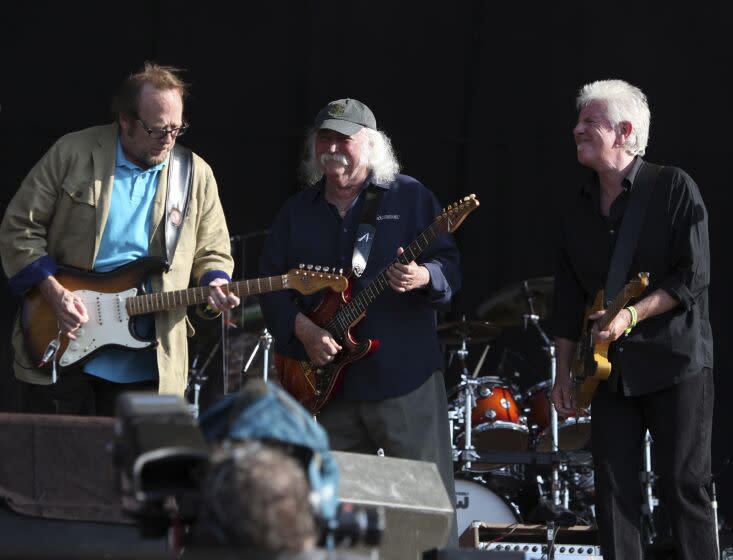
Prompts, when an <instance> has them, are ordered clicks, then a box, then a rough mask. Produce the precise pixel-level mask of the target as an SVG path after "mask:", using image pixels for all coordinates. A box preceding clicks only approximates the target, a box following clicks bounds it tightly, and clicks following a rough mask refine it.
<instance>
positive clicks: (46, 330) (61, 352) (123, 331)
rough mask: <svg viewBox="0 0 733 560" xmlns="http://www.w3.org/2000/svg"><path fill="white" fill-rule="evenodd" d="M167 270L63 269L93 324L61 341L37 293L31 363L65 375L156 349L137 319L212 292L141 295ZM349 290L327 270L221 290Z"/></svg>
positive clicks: (25, 319) (144, 262) (26, 311)
mask: <svg viewBox="0 0 733 560" xmlns="http://www.w3.org/2000/svg"><path fill="white" fill-rule="evenodd" d="M164 267H165V262H164V261H163V260H162V259H159V258H157V257H143V258H140V259H138V260H136V261H133V262H131V263H129V264H126V265H124V266H122V267H120V268H118V269H116V270H113V271H111V272H105V273H98V272H85V271H83V270H79V269H76V268H71V267H61V268H60V270H59V272H58V274H57V275H56V279H57V280H58V281H59V283H61V285H62V286H63V287H64V288H66V289H67V290H70V291H72V292H74V293H75V294H76V295H77V296H79V297H80V298H81V300H82V301H83V302H84V305H85V306H86V309H87V314H88V315H89V321H87V322H86V323H85V324H84V325H82V327H81V328H79V329H78V330H76V331H75V332H74V334H75V335H76V340H70V339H68V338H67V337H65V336H61V335H59V328H58V323H57V321H56V316H55V314H54V312H53V309H52V307H51V306H50V305H49V303H48V302H47V301H46V300H45V299H44V297H43V296H42V295H41V293H40V292H39V291H38V289H37V288H34V289H32V290H31V291H30V292H28V294H27V296H26V297H25V300H24V302H23V309H22V316H21V326H22V329H23V335H24V338H25V345H26V349H27V351H28V354H29V355H30V357H31V359H33V360H34V362H35V363H37V364H38V366H39V367H44V366H49V365H50V364H51V361H52V360H53V361H55V362H56V367H58V368H59V369H60V370H63V369H64V368H69V367H72V366H75V365H77V364H80V363H82V362H83V361H85V360H86V359H88V358H89V357H90V356H91V355H92V354H94V352H96V351H97V350H99V349H101V348H103V347H118V348H124V349H129V350H142V349H146V348H151V347H153V346H155V345H156V344H157V343H156V341H154V340H147V339H142V338H140V337H138V336H137V334H136V333H135V332H134V328H133V324H132V318H133V317H135V316H136V315H144V314H147V313H155V312H158V311H166V310H169V309H173V308H175V307H183V306H189V305H198V304H202V303H206V302H207V300H208V296H209V287H208V286H202V287H199V288H190V289H186V290H176V291H170V292H158V293H141V292H143V286H144V285H145V281H146V279H147V278H148V276H150V274H152V273H155V272H160V271H162V270H163V269H164ZM347 286H348V279H347V278H346V277H345V276H342V275H341V274H335V273H331V272H329V271H328V269H325V268H321V267H307V268H306V267H304V266H303V267H301V268H297V269H292V270H290V271H289V272H288V273H286V274H283V275H281V276H271V277H269V278H255V279H252V280H242V281H239V282H231V283H229V284H225V285H223V286H221V288H222V290H223V291H224V292H225V293H228V292H231V293H234V294H236V295H237V296H238V297H240V298H241V297H245V296H249V295H257V294H264V293H267V292H274V291H278V290H287V289H293V290H296V291H298V292H300V293H302V294H311V293H314V292H317V291H318V290H322V289H324V288H331V289H332V290H334V291H338V292H341V291H343V290H345V289H346V288H347ZM139 293H140V295H138V294H139Z"/></svg>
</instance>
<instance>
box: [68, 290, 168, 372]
mask: <svg viewBox="0 0 733 560" xmlns="http://www.w3.org/2000/svg"><path fill="white" fill-rule="evenodd" d="M74 294H76V295H77V296H78V297H79V298H80V299H81V300H82V302H84V305H85V306H86V308H87V314H88V315H89V321H87V322H86V323H85V324H84V325H82V326H81V328H79V329H77V330H76V331H75V332H74V334H75V336H76V340H69V344H68V346H67V347H66V351H65V352H64V353H63V354H62V356H61V358H60V359H59V365H60V366H62V367H68V366H70V365H72V364H75V363H76V362H78V361H80V360H82V359H84V358H86V357H87V356H88V355H89V354H91V353H92V352H94V351H95V350H97V349H98V348H100V347H102V346H106V345H115V346H120V347H123V348H130V349H142V348H148V347H149V346H152V345H154V344H155V342H154V341H150V340H140V339H138V338H136V337H135V336H134V334H133V333H132V330H131V326H130V316H129V315H128V313H127V310H126V309H125V300H126V299H127V298H129V297H133V296H135V295H136V294H137V288H130V289H129V290H125V291H124V292H116V293H103V292H95V291H92V290H77V291H75V292H74Z"/></svg>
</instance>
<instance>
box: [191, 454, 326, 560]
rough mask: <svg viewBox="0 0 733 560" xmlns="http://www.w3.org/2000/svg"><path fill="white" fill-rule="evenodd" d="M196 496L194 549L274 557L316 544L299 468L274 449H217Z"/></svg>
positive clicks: (306, 489) (303, 475) (306, 487)
mask: <svg viewBox="0 0 733 560" xmlns="http://www.w3.org/2000/svg"><path fill="white" fill-rule="evenodd" d="M201 494H202V508H201V512H200V515H199V518H198V521H197V529H196V532H197V538H196V540H197V544H198V545H203V546H209V547H210V546H226V547H228V548H242V549H251V550H254V551H259V552H267V553H272V554H273V555H275V554H280V553H297V552H301V551H304V550H308V549H310V548H313V547H314V546H315V544H316V538H317V524H316V520H315V517H314V515H313V512H312V508H311V503H310V501H309V496H310V486H309V484H308V480H307V478H306V473H305V470H304V469H303V466H302V465H301V464H300V463H299V462H298V461H297V460H296V459H294V458H293V457H291V456H290V455H289V454H287V453H285V452H284V451H282V450H281V449H279V448H278V447H277V446H274V445H269V444H264V443H261V442H257V441H249V442H245V443H237V444H234V445H233V446H231V447H222V448H220V449H218V450H217V451H215V452H214V453H213V454H212V459H211V464H210V467H209V471H208V474H207V476H206V479H205V481H204V484H203V486H202V492H201Z"/></svg>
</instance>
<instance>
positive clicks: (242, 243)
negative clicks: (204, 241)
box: [221, 229, 270, 395]
mask: <svg viewBox="0 0 733 560" xmlns="http://www.w3.org/2000/svg"><path fill="white" fill-rule="evenodd" d="M269 233H270V230H269V229H261V230H257V231H253V232H250V233H246V234H244V235H232V236H230V237H229V243H230V245H231V253H232V254H234V246H235V243H239V258H240V262H241V266H240V270H239V275H240V277H241V278H245V277H246V270H247V267H246V264H247V261H246V260H245V256H246V252H245V251H246V245H247V241H248V240H250V239H252V238H254V237H263V236H265V235H268V234H269ZM239 313H240V318H239V319H240V325H241V327H244V313H245V310H244V302H240V304H239ZM228 314H229V311H228V310H227V311H225V312H223V313H222V314H221V317H222V321H221V339H222V340H223V341H224V343H223V348H224V351H223V352H222V372H223V376H224V394H225V395H226V394H228V393H229V379H228V378H229V376H228V375H227V372H228V370H229V367H228V365H229V364H228V362H229V360H228V356H229V352H230V348H229V346H230V342H229V338H228V336H227V323H228ZM244 371H246V370H245V369H244V368H243V369H242V370H240V372H239V373H240V377H241V375H242V373H243V372H244ZM241 387H242V383H241V378H240V384H239V388H240V389H241Z"/></svg>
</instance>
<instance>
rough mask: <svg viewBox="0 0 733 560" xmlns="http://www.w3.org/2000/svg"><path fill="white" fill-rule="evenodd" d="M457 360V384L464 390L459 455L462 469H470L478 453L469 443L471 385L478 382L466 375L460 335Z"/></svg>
mask: <svg viewBox="0 0 733 560" xmlns="http://www.w3.org/2000/svg"><path fill="white" fill-rule="evenodd" d="M456 355H457V356H458V361H459V362H460V363H461V382H460V383H459V385H460V386H461V387H463V391H464V393H463V394H464V402H463V406H464V409H463V417H464V418H463V424H464V426H465V428H464V433H465V434H466V439H465V441H464V442H463V451H462V452H460V457H461V459H462V460H463V461H464V464H463V467H462V469H463V470H464V471H470V470H471V463H472V461H475V460H476V459H478V453H476V448H475V447H474V446H473V444H472V443H471V436H472V434H471V432H472V431H473V420H472V418H471V412H472V411H473V407H474V406H475V402H474V398H475V397H474V394H473V391H474V390H473V387H474V386H475V385H478V382H477V381H476V379H474V378H470V379H469V377H468V368H467V367H466V358H467V357H468V348H467V347H466V339H465V338H464V337H461V347H460V348H459V349H458V350H457V351H456Z"/></svg>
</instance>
